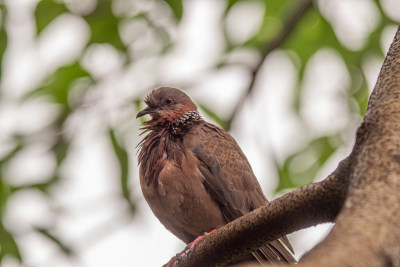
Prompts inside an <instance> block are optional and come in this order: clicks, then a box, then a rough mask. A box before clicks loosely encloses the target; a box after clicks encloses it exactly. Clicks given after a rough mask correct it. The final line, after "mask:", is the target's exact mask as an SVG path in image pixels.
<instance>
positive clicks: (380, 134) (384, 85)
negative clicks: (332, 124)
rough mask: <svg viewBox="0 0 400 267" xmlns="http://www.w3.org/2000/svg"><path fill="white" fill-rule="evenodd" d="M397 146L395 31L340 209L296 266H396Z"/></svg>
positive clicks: (399, 246)
mask: <svg viewBox="0 0 400 267" xmlns="http://www.w3.org/2000/svg"><path fill="white" fill-rule="evenodd" d="M399 144H400V27H399V28H398V30H397V33H396V36H395V39H394V41H393V43H392V45H391V47H390V49H389V52H388V55H387V56H386V59H385V62H384V64H383V66H382V69H381V72H380V74H379V77H378V81H377V83H376V85H375V88H374V91H373V92H372V95H371V97H370V100H369V103H368V109H367V112H366V115H365V117H364V121H363V123H362V125H361V126H360V127H359V129H358V132H357V141H356V145H355V147H354V149H353V152H352V157H353V160H352V168H351V169H350V173H349V179H350V183H349V192H348V197H347V199H346V202H345V205H344V208H343V210H342V211H341V213H340V215H339V216H338V218H337V220H336V225H335V226H334V228H333V229H332V231H331V233H330V234H329V235H328V237H327V238H326V239H325V240H324V241H323V242H322V243H321V244H320V245H318V246H317V247H315V248H314V249H313V250H312V251H311V252H310V253H308V254H307V255H306V256H305V257H304V260H303V261H302V264H301V265H299V266H400V256H399V255H400V241H399V240H400V145H399ZM349 255H352V256H350V257H349Z"/></svg>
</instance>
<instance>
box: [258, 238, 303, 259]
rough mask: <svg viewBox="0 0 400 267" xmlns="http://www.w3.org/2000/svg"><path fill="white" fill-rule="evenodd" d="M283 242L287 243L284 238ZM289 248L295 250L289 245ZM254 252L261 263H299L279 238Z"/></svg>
mask: <svg viewBox="0 0 400 267" xmlns="http://www.w3.org/2000/svg"><path fill="white" fill-rule="evenodd" d="M282 242H283V243H286V242H285V241H284V240H282ZM287 243H289V241H287ZM285 245H286V244H285ZM289 245H290V243H289ZM289 249H290V250H291V251H292V250H293V248H292V247H291V246H290V247H289ZM252 254H253V256H254V257H255V258H256V259H257V260H258V261H259V262H260V263H261V264H266V263H297V261H296V259H295V258H294V257H293V255H292V254H291V253H290V252H289V251H288V250H287V249H286V247H285V246H284V245H283V244H282V243H281V241H279V240H275V241H272V242H270V243H268V245H266V246H264V247H261V248H259V249H258V250H257V251H255V252H253V253H252Z"/></svg>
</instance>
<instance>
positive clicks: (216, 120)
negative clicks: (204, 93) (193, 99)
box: [198, 103, 228, 130]
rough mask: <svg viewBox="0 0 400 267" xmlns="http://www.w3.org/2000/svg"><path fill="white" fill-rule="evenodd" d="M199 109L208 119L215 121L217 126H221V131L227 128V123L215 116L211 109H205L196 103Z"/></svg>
mask: <svg viewBox="0 0 400 267" xmlns="http://www.w3.org/2000/svg"><path fill="white" fill-rule="evenodd" d="M198 106H199V108H200V109H201V110H202V111H203V112H204V113H206V114H207V116H208V117H210V118H211V119H212V120H213V121H215V122H216V123H217V124H218V125H219V126H221V128H222V129H224V130H226V128H227V126H228V121H227V120H225V119H223V118H221V117H220V116H218V115H217V113H215V112H214V111H212V110H211V109H209V108H207V107H206V106H205V105H203V104H201V103H198Z"/></svg>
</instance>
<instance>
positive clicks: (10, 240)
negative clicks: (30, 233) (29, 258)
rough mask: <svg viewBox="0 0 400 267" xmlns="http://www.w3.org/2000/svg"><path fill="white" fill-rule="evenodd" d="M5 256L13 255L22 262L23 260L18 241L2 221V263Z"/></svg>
mask: <svg viewBox="0 0 400 267" xmlns="http://www.w3.org/2000/svg"><path fill="white" fill-rule="evenodd" d="M4 256H11V257H13V258H15V259H17V260H18V261H19V262H20V263H21V262H22V257H21V253H20V251H19V248H18V245H17V242H16V241H15V239H14V237H13V235H12V234H11V233H10V232H9V231H7V229H6V228H5V227H4V225H3V223H2V222H1V221H0V265H1V262H2V260H3V258H4Z"/></svg>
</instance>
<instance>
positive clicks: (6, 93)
mask: <svg viewBox="0 0 400 267" xmlns="http://www.w3.org/2000/svg"><path fill="white" fill-rule="evenodd" d="M36 2H37V1H35V0H6V1H5V3H6V5H7V7H8V8H9V14H8V15H9V23H8V24H7V29H8V31H9V34H10V35H9V48H8V50H7V53H6V58H5V60H4V63H3V64H4V66H3V69H4V74H3V79H2V80H1V83H0V86H1V87H0V88H1V90H2V99H1V100H0V101H1V102H0V129H1V131H2V133H1V134H0V141H1V142H0V154H4V153H5V151H7V149H8V148H7V142H6V141H7V138H8V137H7V135H8V134H10V133H12V132H15V131H20V132H28V133H30V132H35V131H36V130H37V129H39V128H41V127H45V126H46V125H47V123H48V121H51V120H52V119H53V118H54V113H55V112H57V107H52V106H49V105H48V104H46V105H44V102H42V101H41V100H40V99H38V100H31V101H29V102H27V103H25V104H24V105H19V104H18V103H17V99H18V97H20V96H21V95H23V94H24V93H26V92H27V91H29V90H32V89H33V88H35V87H36V86H37V85H38V84H40V83H41V82H42V81H43V79H44V78H45V77H46V75H47V74H48V73H49V71H50V70H52V69H54V68H55V67H57V66H60V65H64V64H66V63H67V62H73V61H74V60H76V59H77V58H78V57H79V56H80V55H81V53H82V49H83V47H84V45H85V43H86V42H87V39H88V35H89V30H88V28H87V27H88V26H87V25H86V24H85V23H84V22H83V21H82V20H81V19H80V18H79V17H77V16H73V15H63V16H62V17H60V18H58V19H56V21H54V22H53V23H52V25H50V27H49V28H48V29H46V30H45V32H44V33H43V34H41V35H40V37H39V38H38V39H36V37H35V28H34V17H33V10H34V7H35V4H36ZM91 2H93V1H90V0H87V1H81V3H75V4H74V3H73V1H72V4H71V5H75V6H76V8H81V9H82V10H84V9H85V8H88V9H90V8H91ZM116 2H118V1H116ZM120 2H122V1H120ZM134 2H135V5H137V6H138V7H140V8H144V9H146V8H147V9H150V8H151V4H149V3H148V2H151V1H148V2H146V1H134ZM317 2H318V3H319V5H320V7H321V10H322V12H323V13H325V15H326V17H327V18H329V20H330V21H331V22H333V23H334V27H335V31H337V33H338V36H339V38H340V40H341V41H342V42H343V43H344V44H346V45H348V46H349V47H353V48H354V49H356V48H357V47H359V46H362V45H363V42H364V41H365V36H367V33H369V31H371V30H372V29H373V28H374V24H375V23H376V19H377V17H376V16H377V12H376V10H375V8H376V7H374V6H373V5H371V1H369V0H357V1H356V0H341V1H338V0H335V1H333V0H332V1H331V0H321V1H317ZM382 3H383V6H384V7H386V9H387V10H388V13H390V14H392V16H393V17H395V18H397V19H398V20H399V19H400V18H399V14H400V4H399V3H400V2H399V1H397V0H386V1H382ZM223 9H224V2H223V1H211V0H189V1H186V2H185V12H184V17H183V20H182V22H181V24H180V26H179V27H178V29H177V30H176V31H175V32H172V34H173V35H174V36H175V38H176V40H177V43H176V45H175V47H174V49H173V52H172V53H169V54H167V56H165V57H163V58H162V59H161V60H157V61H156V60H155V59H154V58H151V57H150V56H146V55H143V57H142V58H141V59H140V60H141V62H140V64H138V63H136V64H135V65H134V66H132V68H128V69H127V70H124V71H121V70H122V66H121V65H122V60H121V57H120V56H119V55H118V52H117V51H116V50H115V49H113V48H112V47H111V46H109V45H97V46H94V47H93V48H92V49H91V50H90V51H88V52H86V53H85V54H84V55H83V60H82V61H81V63H82V65H84V66H85V67H87V68H88V69H89V70H90V71H91V73H92V74H93V75H95V76H97V77H100V82H99V83H98V84H97V85H95V86H96V88H95V89H96V90H94V92H93V93H92V94H91V95H90V96H89V97H88V99H85V101H86V103H87V105H86V106H85V108H83V109H81V110H80V111H79V112H78V113H77V114H76V116H75V117H74V118H73V119H71V120H70V121H69V122H68V125H67V127H66V129H65V132H66V133H67V136H69V138H70V140H72V142H73V145H72V148H71V152H70V156H69V157H68V159H67V160H66V162H65V164H64V167H63V169H62V175H63V177H64V178H65V179H64V180H63V182H62V183H60V184H58V185H57V187H56V188H55V190H54V192H53V194H54V196H55V202H54V203H49V202H48V201H47V200H46V197H45V196H44V195H43V194H41V193H39V192H36V191H33V190H32V191H23V192H20V193H16V194H15V195H14V196H13V197H12V199H11V200H10V202H9V203H8V212H7V215H6V217H5V218H4V221H5V224H6V226H7V227H8V228H9V229H11V230H12V231H13V232H15V233H16V236H17V241H18V242H19V244H20V246H21V250H22V253H23V255H24V258H25V260H26V262H25V265H24V266H29V267H38V266H40V267H52V266H57V267H63V266H84V267H106V266H107V267H108V266H119V267H125V266H126V267H128V266H129V267H132V266H161V265H162V264H164V263H166V262H167V261H168V260H169V259H170V258H171V256H173V255H175V254H176V253H177V252H178V251H180V250H181V249H183V247H184V245H183V243H182V242H181V241H180V240H178V239H177V238H175V237H174V236H173V235H172V234H170V233H169V232H168V231H167V230H165V229H164V227H163V226H162V225H161V224H160V223H159V222H158V220H157V219H156V218H155V217H154V216H153V215H152V213H151V211H150V209H149V208H148V206H147V204H146V203H145V201H144V199H143V197H142V196H141V192H140V188H139V181H138V171H137V168H135V169H133V170H132V172H131V176H132V179H131V181H132V184H131V187H132V188H133V192H134V197H135V198H136V199H137V203H138V211H137V213H136V216H135V217H134V218H133V219H132V218H130V217H129V216H125V215H124V214H125V213H126V209H127V207H126V204H125V203H124V202H123V200H121V199H120V198H119V197H118V194H119V185H118V181H117V179H116V177H117V176H118V165H117V162H116V160H115V158H114V157H113V152H112V147H111V146H110V144H109V141H108V139H107V136H105V134H104V131H105V129H104V121H107V122H108V123H111V124H113V125H118V123H119V122H120V121H121V120H122V119H121V118H124V116H126V114H129V112H128V111H130V109H132V108H133V107H130V106H129V107H128V106H127V103H126V99H130V98H132V97H137V96H144V95H145V94H146V93H147V92H148V91H149V90H150V89H152V88H154V87H155V85H156V84H159V85H170V84H188V85H190V86H189V87H190V88H191V89H190V91H187V93H188V94H189V95H190V96H191V97H192V98H193V99H194V100H195V101H200V102H202V103H205V104H207V105H208V106H209V107H211V108H212V109H213V110H215V111H216V112H217V113H218V114H220V115H221V116H229V114H230V113H231V112H232V109H233V107H234V103H236V101H237V99H238V98H239V97H240V96H241V94H242V93H243V88H245V87H246V85H247V84H248V82H249V79H250V76H249V73H248V72H247V71H246V70H244V69H243V68H242V67H240V66H231V67H229V68H223V69H221V70H220V71H215V72H209V71H207V69H208V67H210V66H212V65H214V64H215V62H216V60H217V59H218V58H219V56H220V55H221V53H222V52H223V49H224V48H223V40H220V38H221V35H220V32H219V28H218V23H219V21H220V17H221V15H222V11H223ZM261 10H262V8H260V6H259V3H258V2H257V1H248V2H246V3H243V4H242V6H240V7H238V8H236V9H234V10H232V11H231V13H230V14H229V17H228V22H229V23H228V25H227V27H228V28H227V30H228V34H230V35H231V38H232V39H233V40H237V41H238V42H240V41H242V40H245V39H246V38H248V37H249V36H250V35H251V33H254V31H255V29H256V28H257V26H258V25H259V23H260V22H261V17H262V13H261ZM396 16H397V17H396ZM162 19H164V18H163V17H160V20H162ZM395 29H396V27H388V28H387V31H386V32H385V34H384V35H383V36H382V40H381V41H382V42H381V44H380V45H381V46H382V50H384V51H386V49H387V48H388V45H389V44H390V42H391V40H392V38H393V36H394V32H395ZM123 30H124V31H126V35H125V36H126V38H137V39H138V41H137V42H135V44H134V45H133V47H132V49H134V50H135V51H136V53H141V51H144V50H145V49H144V48H145V47H146V48H148V46H156V45H157V44H156V43H155V42H154V38H155V37H154V36H151V34H149V33H147V32H145V31H143V30H142V28H141V27H140V25H134V26H129V27H128V26H127V27H126V28H124V29H123ZM132 36H133V37H132ZM239 59H240V60H246V61H248V64H255V62H257V60H258V58H257V56H256V55H254V53H253V52H251V51H242V52H241V53H238V54H236V55H234V56H232V58H231V59H230V60H233V61H234V60H239ZM381 64H382V60H381V59H377V58H369V59H368V60H366V62H365V69H364V70H363V71H364V72H365V73H366V74H367V76H368V77H370V84H369V86H370V88H371V89H372V88H373V85H374V83H375V80H376V78H377V75H378V72H379V68H380V66H381ZM261 72H262V74H261V75H260V78H259V79H258V80H257V83H256V87H255V91H254V94H253V95H252V97H251V98H250V99H248V101H247V102H246V103H245V106H244V108H243V109H242V110H241V112H240V113H239V114H238V117H237V118H236V120H235V121H234V124H233V127H232V130H231V134H232V135H233V136H234V137H235V139H236V140H237V141H238V143H239V145H240V146H241V147H242V149H243V150H244V152H245V154H246V155H247V157H248V158H249V160H250V163H251V165H252V166H253V170H254V172H255V174H256V176H257V177H258V178H259V180H260V183H261V185H262V187H263V189H264V192H265V194H266V195H267V197H268V198H269V199H273V198H274V197H276V196H273V195H272V192H273V190H274V188H275V186H276V185H277V174H276V172H275V169H274V166H273V160H278V161H282V160H283V159H284V158H285V157H286V156H287V155H289V154H290V153H292V152H293V151H296V150H297V149H299V148H301V147H302V146H304V144H305V143H307V141H308V140H311V139H312V138H313V137H315V136H320V135H322V134H328V133H330V132H335V131H337V130H338V129H342V131H343V137H344V139H345V140H346V145H345V146H344V147H343V148H342V149H340V150H339V151H337V153H336V154H335V155H334V156H333V157H332V158H331V159H330V160H329V162H328V164H326V166H325V167H324V168H323V170H321V172H320V174H319V175H318V177H320V179H323V178H324V177H326V175H328V174H329V173H330V172H331V171H332V170H333V169H334V168H335V167H336V165H337V163H338V162H339V161H340V160H341V159H342V158H344V157H345V156H346V155H347V154H348V153H349V152H350V151H351V148H352V144H353V140H354V136H355V130H356V127H357V125H358V123H359V122H360V120H361V118H359V117H356V118H349V117H348V116H347V114H348V113H347V112H346V108H347V106H346V105H345V104H344V101H343V96H342V94H344V93H345V89H346V86H347V84H348V79H349V78H348V75H349V74H348V73H347V70H346V68H345V66H344V63H343V62H342V60H341V58H340V57H339V56H338V55H336V54H335V53H334V52H333V51H331V50H328V49H326V50H322V51H320V52H318V53H317V54H316V55H315V56H314V57H313V59H312V63H311V64H309V66H308V68H307V70H306V79H305V94H304V96H303V99H302V100H301V101H304V103H306V104H305V105H304V106H305V107H304V108H303V109H302V110H301V113H302V115H303V118H304V119H305V120H306V125H307V127H304V124H301V123H299V121H298V118H297V117H296V116H295V114H294V113H293V111H292V109H291V107H290V105H291V101H292V97H293V93H292V87H293V85H294V82H295V78H296V75H297V71H296V67H295V66H294V64H293V61H291V60H290V59H289V58H288V56H287V54H285V53H283V52H282V51H279V50H277V51H275V52H273V53H272V54H270V55H269V56H268V58H267V60H266V62H265V64H264V65H263V67H262V71H261ZM154 77H155V78H154ZM154 80H156V83H155V82H154ZM182 89H185V88H182ZM72 98H73V97H72ZM94 99H95V100H96V102H95V103H96V104H95V105H94V104H92V103H94ZM127 110H128V111H127ZM260 122H261V123H260ZM139 127H140V126H139V122H138V121H136V120H134V118H132V120H130V124H128V125H121V126H120V129H122V131H126V132H127V133H129V136H130V137H131V138H127V140H126V144H125V145H126V148H127V150H128V152H129V156H130V160H131V162H132V165H133V166H137V163H136V153H137V149H136V148H135V146H136V145H137V143H138V142H139V140H140V139H139V137H138V135H139V130H138V128H139ZM36 138H39V139H40V138H51V137H46V136H36ZM21 154H22V155H20V156H18V158H17V159H16V160H14V161H13V163H12V164H10V165H9V166H8V167H7V170H6V172H7V173H8V177H12V181H10V183H12V184H15V185H18V184H24V183H27V182H34V181H36V182H38V181H40V180H41V179H43V178H42V177H47V174H49V173H51V171H52V170H53V168H54V166H55V162H54V159H53V158H52V157H51V156H50V155H49V153H48V147H46V146H41V145H37V146H31V147H29V148H28V149H26V150H24V151H23V153H21ZM272 155H273V157H275V159H274V158H273V157H272ZM310 157H312V155H311V156H310ZM304 162H306V160H304ZM304 162H302V163H300V165H301V164H303V163H304ZM57 209H59V210H63V213H62V215H61V216H57V217H55V216H53V214H54V210H57ZM46 225H55V231H56V233H57V234H59V235H60V236H62V237H63V238H64V240H66V242H67V243H68V244H70V245H72V246H73V247H75V248H77V250H79V251H80V257H79V258H75V259H73V260H72V261H71V260H70V259H67V258H65V256H63V254H62V253H60V252H59V250H58V247H56V246H55V245H54V244H53V243H52V242H50V241H49V240H47V239H45V238H44V237H42V236H41V235H39V234H37V233H35V232H32V231H30V229H31V228H32V227H33V226H46ZM330 227H331V225H330V224H325V225H320V226H318V227H313V228H310V229H307V230H303V231H300V232H298V233H294V234H292V235H290V236H289V238H290V240H291V242H292V244H293V246H294V249H295V251H296V256H297V257H299V256H301V255H302V254H303V253H304V251H307V250H308V249H310V248H312V247H313V246H314V245H315V244H316V243H317V242H318V241H319V240H320V239H321V238H322V237H323V236H324V235H325V234H326V233H327V232H328V231H329V229H330ZM14 266H19V263H17V262H16V261H15V260H13V259H8V260H7V261H6V262H5V263H4V267H14Z"/></svg>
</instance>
